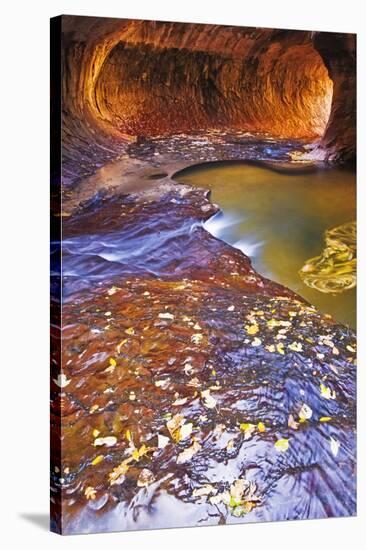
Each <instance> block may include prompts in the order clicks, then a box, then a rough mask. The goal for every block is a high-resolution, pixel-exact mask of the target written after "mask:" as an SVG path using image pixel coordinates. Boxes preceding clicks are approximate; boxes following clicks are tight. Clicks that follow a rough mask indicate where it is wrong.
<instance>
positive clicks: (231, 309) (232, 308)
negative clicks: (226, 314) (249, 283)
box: [227, 306, 235, 311]
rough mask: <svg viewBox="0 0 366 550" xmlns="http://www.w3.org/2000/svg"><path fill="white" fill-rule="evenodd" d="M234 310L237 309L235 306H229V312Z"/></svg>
mask: <svg viewBox="0 0 366 550" xmlns="http://www.w3.org/2000/svg"><path fill="white" fill-rule="evenodd" d="M234 309H235V306H229V307H228V308H227V310H228V311H234Z"/></svg>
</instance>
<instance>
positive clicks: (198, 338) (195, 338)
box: [191, 334, 203, 344]
mask: <svg viewBox="0 0 366 550" xmlns="http://www.w3.org/2000/svg"><path fill="white" fill-rule="evenodd" d="M202 340H203V336H202V334H193V335H192V336H191V342H193V344H200V343H201V342H202Z"/></svg>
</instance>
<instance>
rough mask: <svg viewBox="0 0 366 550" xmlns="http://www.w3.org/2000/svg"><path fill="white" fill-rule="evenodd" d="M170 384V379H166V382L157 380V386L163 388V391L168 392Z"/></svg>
mask: <svg viewBox="0 0 366 550" xmlns="http://www.w3.org/2000/svg"><path fill="white" fill-rule="evenodd" d="M169 384H170V379H169V378H166V379H165V380H155V386H156V387H157V388H162V389H163V390H166V389H167V388H168V386H169Z"/></svg>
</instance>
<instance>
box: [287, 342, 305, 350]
mask: <svg viewBox="0 0 366 550" xmlns="http://www.w3.org/2000/svg"><path fill="white" fill-rule="evenodd" d="M287 347H288V348H289V349H291V350H292V351H302V344H301V343H300V342H292V344H289V345H288V346H287Z"/></svg>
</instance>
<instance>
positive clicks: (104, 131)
mask: <svg viewBox="0 0 366 550" xmlns="http://www.w3.org/2000/svg"><path fill="white" fill-rule="evenodd" d="M62 29H63V34H62V48H63V59H62V67H63V89H62V93H63V139H64V142H63V145H64V151H63V153H64V158H65V159H66V161H67V160H68V159H69V158H73V157H74V156H75V151H76V150H77V154H78V155H79V157H81V158H83V153H85V155H89V156H90V144H94V145H96V146H100V149H99V150H104V151H106V150H107V151H108V153H106V157H107V158H108V155H109V153H110V154H112V152H113V151H115V150H121V147H122V148H123V144H125V143H127V142H128V141H129V140H131V139H134V138H135V137H136V136H144V137H151V136H156V135H169V134H172V133H179V132H196V131H207V130H211V129H217V130H222V129H240V130H243V131H254V132H260V133H269V134H271V135H272V136H275V137H276V136H278V137H282V138H305V139H307V140H315V141H316V143H317V146H316V149H315V153H314V156H315V157H317V158H321V159H322V160H324V159H325V160H327V159H329V160H347V159H349V158H352V157H353V156H354V153H355V38H354V36H353V35H344V34H335V33H311V32H306V31H291V30H271V29H257V28H243V27H234V26H230V27H229V26H220V25H199V24H191V23H170V22H156V21H140V20H123V19H103V18H102V19H100V18H94V17H90V18H85V17H82V18H81V17H74V16H64V17H63V19H62Z"/></svg>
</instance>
